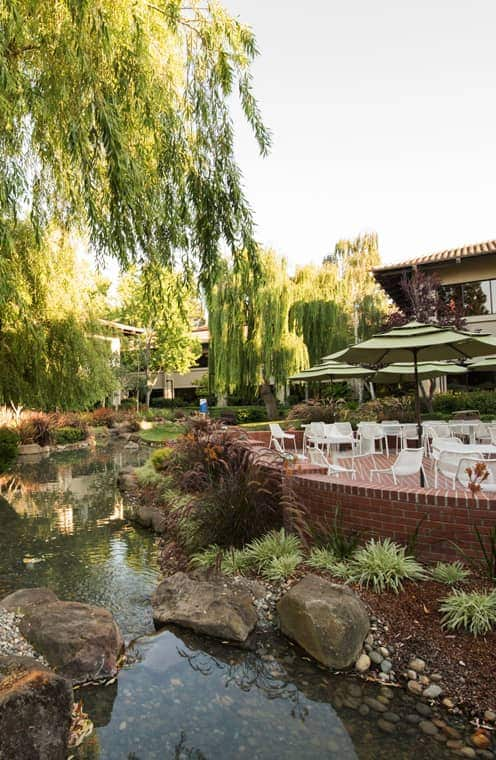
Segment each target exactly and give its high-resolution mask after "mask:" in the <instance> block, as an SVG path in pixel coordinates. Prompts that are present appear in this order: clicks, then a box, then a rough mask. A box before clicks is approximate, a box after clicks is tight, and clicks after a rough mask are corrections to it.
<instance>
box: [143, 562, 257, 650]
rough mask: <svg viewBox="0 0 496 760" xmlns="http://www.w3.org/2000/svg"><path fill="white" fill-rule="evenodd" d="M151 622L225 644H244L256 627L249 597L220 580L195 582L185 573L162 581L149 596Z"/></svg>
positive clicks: (247, 594) (255, 618) (250, 597)
mask: <svg viewBox="0 0 496 760" xmlns="http://www.w3.org/2000/svg"><path fill="white" fill-rule="evenodd" d="M152 608H153V618H154V620H155V622H156V623H157V624H159V625H165V624H167V623H175V624H176V625H180V626H183V627H184V628H191V629H192V630H193V631H196V632H197V633H203V634H206V635H207V636H215V637H216V638H219V639H228V640H229V641H238V642H243V641H246V639H247V638H248V636H249V634H250V633H251V631H252V630H253V629H254V627H255V625H256V623H257V613H256V611H255V606H254V604H253V599H252V596H251V594H249V593H247V592H246V591H244V590H243V589H241V588H238V587H236V585H235V584H234V583H233V582H232V581H231V580H230V579H228V578H224V577H223V576H220V577H214V578H211V579H209V580H196V579H193V578H190V577H189V576H188V575H186V574H185V573H175V575H172V576H170V577H169V578H165V580H163V581H162V582H161V583H160V585H159V586H158V587H157V589H156V591H155V593H154V594H153V596H152Z"/></svg>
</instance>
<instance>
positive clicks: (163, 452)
mask: <svg viewBox="0 0 496 760" xmlns="http://www.w3.org/2000/svg"><path fill="white" fill-rule="evenodd" d="M173 454H174V449H173V448H172V446H164V447H163V448H161V449H155V451H152V453H151V454H150V462H151V465H152V467H153V469H154V470H155V471H156V472H163V471H164V470H166V469H167V463H168V462H170V461H171V457H172V455H173Z"/></svg>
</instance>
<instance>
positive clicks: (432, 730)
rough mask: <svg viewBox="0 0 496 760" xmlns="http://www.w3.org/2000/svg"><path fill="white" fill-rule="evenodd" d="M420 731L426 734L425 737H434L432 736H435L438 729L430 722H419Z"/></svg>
mask: <svg viewBox="0 0 496 760" xmlns="http://www.w3.org/2000/svg"><path fill="white" fill-rule="evenodd" d="M419 728H420V730H421V731H422V732H423V733H424V734H427V736H434V734H437V732H438V728H437V726H435V725H434V723H431V721H430V720H421V721H420V723H419Z"/></svg>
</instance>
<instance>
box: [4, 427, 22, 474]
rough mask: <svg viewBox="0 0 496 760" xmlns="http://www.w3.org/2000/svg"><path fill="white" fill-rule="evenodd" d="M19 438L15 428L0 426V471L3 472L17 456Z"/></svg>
mask: <svg viewBox="0 0 496 760" xmlns="http://www.w3.org/2000/svg"><path fill="white" fill-rule="evenodd" d="M19 443H20V438H19V434H18V433H16V432H15V430H11V429H10V428H7V427H3V428H0V472H4V471H5V470H6V469H7V468H8V467H9V465H11V464H12V462H14V460H15V458H16V456H17V449H18V447H19Z"/></svg>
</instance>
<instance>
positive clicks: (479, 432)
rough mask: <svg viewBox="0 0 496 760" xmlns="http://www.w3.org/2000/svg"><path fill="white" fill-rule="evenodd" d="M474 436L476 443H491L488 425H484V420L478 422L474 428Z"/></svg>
mask: <svg viewBox="0 0 496 760" xmlns="http://www.w3.org/2000/svg"><path fill="white" fill-rule="evenodd" d="M474 438H475V441H476V443H492V440H491V434H490V432H489V425H486V423H485V422H479V424H478V425H477V427H476V428H475V430H474Z"/></svg>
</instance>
